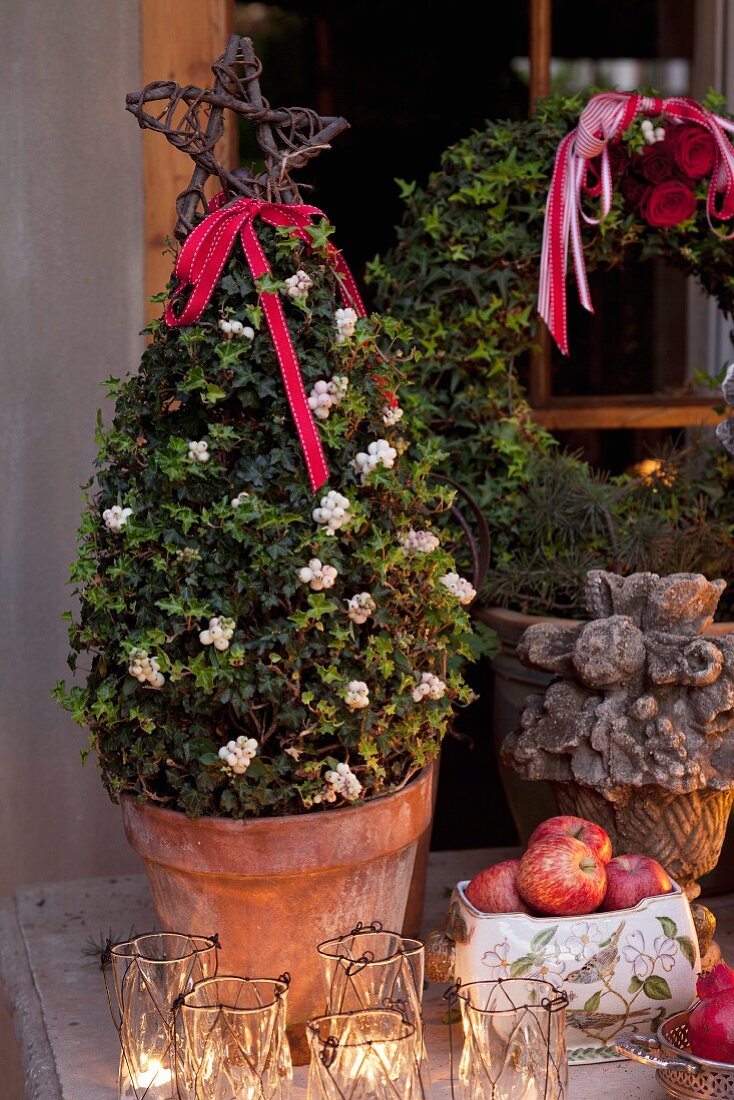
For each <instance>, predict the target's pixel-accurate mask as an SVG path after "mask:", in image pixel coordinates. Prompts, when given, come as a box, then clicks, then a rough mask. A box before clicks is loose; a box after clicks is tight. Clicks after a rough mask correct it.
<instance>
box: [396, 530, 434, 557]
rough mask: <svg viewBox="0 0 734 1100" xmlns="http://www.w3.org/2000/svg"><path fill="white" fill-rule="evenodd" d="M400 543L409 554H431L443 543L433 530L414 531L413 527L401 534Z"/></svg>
mask: <svg viewBox="0 0 734 1100" xmlns="http://www.w3.org/2000/svg"><path fill="white" fill-rule="evenodd" d="M400 545H401V546H402V548H403V550H405V551H407V553H409V554H430V553H431V551H432V550H435V549H436V547H437V546H440V545H441V540H440V539H439V537H438V535H434V534H433V532H432V531H414V530H413V528H412V527H411V528H410V529H409V530H408V532H407V534H405V535H402V536H401V538H400Z"/></svg>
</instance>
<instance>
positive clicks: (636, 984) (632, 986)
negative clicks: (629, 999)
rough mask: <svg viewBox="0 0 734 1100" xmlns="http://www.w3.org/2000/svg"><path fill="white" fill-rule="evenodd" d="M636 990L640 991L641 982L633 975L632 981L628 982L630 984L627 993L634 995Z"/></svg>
mask: <svg viewBox="0 0 734 1100" xmlns="http://www.w3.org/2000/svg"><path fill="white" fill-rule="evenodd" d="M638 989H642V982H641V981H640V979H639V978H638V977H637V975H636V974H633V975H632V980H631V981H630V984H629V988H628V992H629V993H636V992H637V990H638Z"/></svg>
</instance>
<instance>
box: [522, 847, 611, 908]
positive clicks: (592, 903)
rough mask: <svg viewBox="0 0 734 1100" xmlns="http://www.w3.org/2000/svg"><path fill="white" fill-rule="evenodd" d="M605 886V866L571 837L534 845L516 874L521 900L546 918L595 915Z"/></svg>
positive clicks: (593, 853)
mask: <svg viewBox="0 0 734 1100" xmlns="http://www.w3.org/2000/svg"><path fill="white" fill-rule="evenodd" d="M606 887H607V876H606V872H605V870H604V863H603V862H602V860H601V859H600V858H599V856H598V855H597V854H596V853H595V852H593V851H592V850H591V848H590V847H589V846H588V844H584V843H583V841H581V840H576V839H575V837H572V836H564V835H559V836H554V837H553V838H552V839H549V840H541V841H539V842H538V843H537V844H533V846H532V848H528V850H527V852H526V853H525V855H524V856H523V857H522V859H521V860H520V867H519V868H518V872H517V889H518V892H519V894H520V897H521V898H522V899H523V901H525V902H526V903H527V904H528V905H530V906H532V908H533V909H536V910H537V911H538V912H539V913H542V914H543V915H545V916H553V917H572V916H580V915H581V914H582V913H593V911H594V910H595V909H596V908H597V906H598V905H599V902H600V901H601V899H602V898H603V897H604V891H605V890H606Z"/></svg>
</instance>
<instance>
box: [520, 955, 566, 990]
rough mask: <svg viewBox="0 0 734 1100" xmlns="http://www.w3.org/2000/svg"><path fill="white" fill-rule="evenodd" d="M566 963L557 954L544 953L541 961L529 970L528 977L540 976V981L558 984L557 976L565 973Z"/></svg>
mask: <svg viewBox="0 0 734 1100" xmlns="http://www.w3.org/2000/svg"><path fill="white" fill-rule="evenodd" d="M565 970H566V964H565V962H564V961H563V959H561V958H559V957H558V955H546V956H545V957H544V958H543V959H542V960H541V962H540V963H539V964H538V965H537V966H534V967H533V969H532V970H531V971H530V972H529V974H528V978H540V979H541V981H544V982H551V983H552V984H553V985H558V984H559V982H558V978H559V977H560V976H561V975H562V974H564V973H565Z"/></svg>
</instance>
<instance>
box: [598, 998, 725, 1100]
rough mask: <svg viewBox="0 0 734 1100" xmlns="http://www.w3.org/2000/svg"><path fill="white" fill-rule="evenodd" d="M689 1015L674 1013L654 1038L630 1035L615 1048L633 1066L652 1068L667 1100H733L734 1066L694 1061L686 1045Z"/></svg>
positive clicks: (618, 1042)
mask: <svg viewBox="0 0 734 1100" xmlns="http://www.w3.org/2000/svg"><path fill="white" fill-rule="evenodd" d="M690 1011H691V1010H688V1011H686V1012H676V1014H675V1015H674V1016H669V1017H668V1019H667V1020H665V1022H664V1023H662V1024H661V1025H660V1027H659V1028H658V1030H657V1032H656V1033H655V1035H637V1034H636V1033H635V1032H630V1033H628V1034H626V1035H622V1036H620V1038H619V1039H618V1040H617V1042H616V1043H615V1044H614V1046H615V1047H616V1049H617V1051H618V1052H619V1053H620V1054H623V1055H624V1056H625V1057H626V1058H632V1059H634V1061H635V1062H642V1063H643V1064H644V1065H648V1066H654V1067H655V1069H656V1071H657V1072H656V1077H657V1079H658V1081H659V1082H660V1084H661V1085H662V1087H663V1088H664V1089H665V1091H666V1092H667V1093H668V1095H669V1096H675V1097H677V1098H679V1100H701V1098H706V1100H708V1098H709V1097H716V1098H717V1100H722V1098H724V1097H731V1098H732V1100H734V1065H729V1064H728V1063H726V1062H710V1061H708V1059H706V1058H697V1057H696V1055H695V1054H692V1053H691V1049H690V1047H689V1045H688V1017H689V1015H690Z"/></svg>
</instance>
